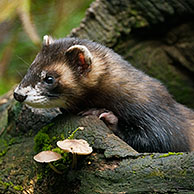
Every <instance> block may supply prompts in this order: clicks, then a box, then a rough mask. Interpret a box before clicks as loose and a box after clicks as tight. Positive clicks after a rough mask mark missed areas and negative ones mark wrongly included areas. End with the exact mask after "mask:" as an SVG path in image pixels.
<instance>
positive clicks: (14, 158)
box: [0, 0, 194, 194]
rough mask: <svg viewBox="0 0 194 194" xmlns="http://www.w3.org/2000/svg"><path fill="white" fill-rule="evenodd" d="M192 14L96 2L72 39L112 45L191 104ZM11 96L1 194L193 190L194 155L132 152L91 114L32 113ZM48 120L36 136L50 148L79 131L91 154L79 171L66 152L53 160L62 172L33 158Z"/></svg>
mask: <svg viewBox="0 0 194 194" xmlns="http://www.w3.org/2000/svg"><path fill="white" fill-rule="evenodd" d="M193 16H194V0H188V1H183V0H176V1H175V0H172V1H162V0H139V1H136V0H131V1H129V0H120V1H118V0H109V1H105V0H97V1H95V2H94V3H93V4H92V5H91V7H90V8H89V9H88V11H87V13H86V17H85V19H84V20H83V22H82V23H81V24H80V27H79V28H77V29H74V30H73V31H72V33H71V35H70V36H77V37H80V38H88V39H92V40H95V41H97V42H100V43H103V44H105V45H107V46H109V47H111V48H113V49H114V50H115V51H116V52H118V53H119V54H121V55H122V56H123V57H124V58H125V59H127V60H128V61H130V62H131V63H132V64H133V65H134V66H136V67H137V68H140V69H142V70H143V71H145V72H147V73H148V74H150V75H152V76H154V77H156V78H159V79H160V80H161V81H162V82H163V83H165V84H166V85H167V87H168V89H169V90H170V92H171V93H172V94H173V95H174V96H175V98H176V99H177V100H178V101H179V102H181V103H184V104H186V105H188V106H190V107H194V101H193V97H194V87H193V74H194V66H193V62H194V57H193V56H194V55H193V51H194V49H193V48H194V36H193V34H194V24H193V22H192V18H193ZM10 96H11V92H10V94H7V95H6V96H3V97H2V98H0V135H1V137H0V148H1V152H0V193H6V194H7V193H38V194H39V193H41V194H44V193H45V194H51V193H52V194H55V193H56V194H58V193H84V194H85V193H88V194H89V193H194V154H193V153H169V154H140V153H136V152H135V151H134V150H133V149H132V148H131V147H130V146H128V145H127V144H126V143H125V142H123V141H122V140H120V139H119V138H118V137H116V136H115V135H114V134H113V133H112V132H111V131H110V130H109V129H108V128H107V127H106V126H105V125H104V123H103V122H102V121H100V120H98V119H97V118H95V117H87V118H80V117H77V116H75V115H58V114H59V110H55V109H54V110H46V111H43V110H39V109H37V110H36V109H31V108H29V107H25V106H22V105H20V104H19V103H16V102H15V101H14V100H13V99H12V98H11V97H10ZM56 115H58V116H57V117H56V118H54V117H55V116H56ZM53 118H54V119H53ZM52 119H53V120H52ZM50 122H51V123H52V124H51V125H49V126H47V127H45V128H43V129H42V130H41V133H40V132H39V133H38V134H39V135H40V134H41V135H43V140H45V139H46V140H45V142H43V143H44V144H51V147H55V145H56V141H57V140H59V139H61V136H64V137H65V138H66V137H68V136H69V134H70V132H72V131H73V130H74V129H75V128H76V127H78V126H83V127H84V130H83V131H78V132H77V133H76V136H77V138H83V139H86V140H87V141H88V142H89V143H90V144H91V145H92V147H93V149H94V152H93V154H92V155H90V156H88V157H78V162H79V163H78V166H77V169H73V170H72V169H71V167H70V166H71V155H70V156H69V160H67V161H61V162H59V163H56V164H55V165H56V166H57V167H58V168H59V169H60V170H61V171H62V172H63V174H62V175H58V174H56V173H55V172H53V171H52V170H51V169H49V168H48V167H47V166H46V165H43V164H41V165H39V164H37V163H35V162H34V161H33V159H32V158H33V155H34V154H35V151H34V149H33V147H34V146H35V147H36V150H37V147H38V145H37V144H38V140H37V136H36V138H35V139H36V140H35V143H34V136H35V134H36V133H37V131H38V130H39V129H41V128H42V127H43V126H44V125H45V124H48V123H50ZM39 137H40V136H39ZM46 141H47V142H46ZM48 142H49V143H48ZM39 143H40V142H39ZM41 146H42V145H39V147H41Z"/></svg>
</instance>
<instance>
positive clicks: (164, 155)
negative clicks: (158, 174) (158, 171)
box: [159, 152, 183, 158]
mask: <svg viewBox="0 0 194 194" xmlns="http://www.w3.org/2000/svg"><path fill="white" fill-rule="evenodd" d="M173 155H176V156H178V155H183V153H181V152H168V153H167V154H163V155H160V156H159V158H164V157H168V156H173Z"/></svg>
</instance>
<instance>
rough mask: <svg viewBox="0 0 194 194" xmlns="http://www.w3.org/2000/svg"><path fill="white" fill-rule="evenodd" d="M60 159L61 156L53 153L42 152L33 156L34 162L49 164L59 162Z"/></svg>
mask: <svg viewBox="0 0 194 194" xmlns="http://www.w3.org/2000/svg"><path fill="white" fill-rule="evenodd" d="M61 157H62V156H61V154H58V153H56V152H53V151H42V152H40V153H38V154H37V155H35V156H34V160H35V161H36V162H41V163H44V162H45V163H49V162H54V161H56V160H59V159H61Z"/></svg>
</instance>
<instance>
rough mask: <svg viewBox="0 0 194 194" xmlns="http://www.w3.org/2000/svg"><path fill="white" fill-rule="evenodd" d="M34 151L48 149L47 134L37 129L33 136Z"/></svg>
mask: <svg viewBox="0 0 194 194" xmlns="http://www.w3.org/2000/svg"><path fill="white" fill-rule="evenodd" d="M34 142H35V145H34V151H35V152H40V151H42V150H50V149H49V148H50V138H49V136H48V134H46V133H44V132H42V131H39V132H38V133H37V135H36V136H35V137H34Z"/></svg>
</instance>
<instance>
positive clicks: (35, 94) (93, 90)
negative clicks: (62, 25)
mask: <svg viewBox="0 0 194 194" xmlns="http://www.w3.org/2000/svg"><path fill="white" fill-rule="evenodd" d="M14 96H15V98H16V99H17V100H18V101H24V102H26V103H27V104H29V105H32V106H35V107H63V108H64V109H66V110H68V111H76V112H79V111H82V110H85V109H89V108H105V109H108V110H110V111H112V112H113V113H114V114H115V115H116V116H117V117H118V134H119V135H120V136H121V137H122V138H123V139H124V140H125V141H126V142H127V143H128V144H129V145H131V146H132V147H133V148H134V149H136V150H137V151H139V152H168V151H191V150H194V112H192V111H191V110H189V109H187V108H186V107H184V106H183V105H180V104H178V103H177V102H175V101H174V100H173V99H172V98H171V96H170V95H169V93H168V92H167V90H166V88H165V87H164V86H163V85H162V84H161V83H160V82H159V81H157V80H155V79H153V78H150V77H149V76H147V75H145V74H144V73H143V72H141V71H139V70H137V69H135V68H134V67H132V66H131V65H130V64H129V63H127V62H126V61H124V60H123V59H122V58H121V57H120V56H119V55H117V54H116V53H114V52H113V51H112V50H110V49H108V48H106V47H104V46H101V45H99V44H97V43H94V42H91V41H87V40H79V39H74V38H67V39H61V40H55V41H54V40H52V39H51V38H49V37H46V39H45V44H44V45H43V48H42V50H41V52H40V53H39V54H38V55H37V57H36V58H35V60H34V62H33V63H32V65H31V67H30V68H29V70H28V73H27V74H26V76H25V77H24V79H23V80H22V82H21V84H20V85H19V86H18V88H16V90H15V94H14Z"/></svg>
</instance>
